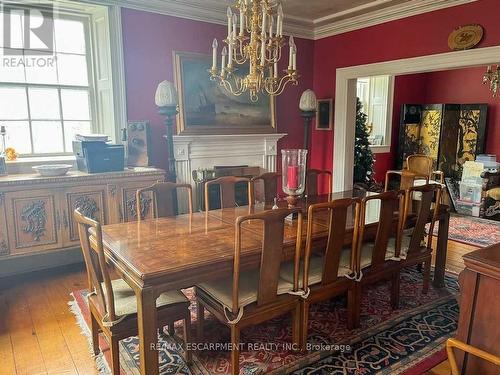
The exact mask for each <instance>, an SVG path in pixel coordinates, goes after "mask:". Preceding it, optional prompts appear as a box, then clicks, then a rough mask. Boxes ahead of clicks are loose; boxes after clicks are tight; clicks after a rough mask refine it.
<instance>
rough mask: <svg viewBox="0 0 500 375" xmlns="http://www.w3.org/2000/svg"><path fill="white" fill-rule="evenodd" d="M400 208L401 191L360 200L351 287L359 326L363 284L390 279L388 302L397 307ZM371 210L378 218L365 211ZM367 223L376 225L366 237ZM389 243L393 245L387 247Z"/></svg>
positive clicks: (400, 226) (401, 203)
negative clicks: (354, 276)
mask: <svg viewBox="0 0 500 375" xmlns="http://www.w3.org/2000/svg"><path fill="white" fill-rule="evenodd" d="M403 210H404V193H403V192H402V191H387V192H384V193H381V194H377V195H371V196H367V197H365V198H363V200H362V201H361V208H360V214H359V231H358V238H357V240H356V246H357V250H356V261H355V268H354V272H355V274H356V281H357V284H356V286H355V289H354V294H355V297H354V301H355V308H354V313H353V315H354V318H353V320H354V326H358V325H359V319H360V305H361V290H362V287H363V286H365V285H368V284H373V283H376V282H378V281H381V280H391V281H392V288H391V305H392V307H393V308H397V306H398V303H399V301H398V298H399V272H400V268H399V262H398V260H399V258H396V254H399V251H400V243H401V233H400V232H401V228H402V220H403V218H402V215H400V214H399V213H400V212H403ZM374 212H376V213H378V215H377V216H378V218H377V219H376V220H375V219H373V220H370V219H371V218H368V217H367V216H368V215H367V213H374ZM395 218H396V219H395ZM367 221H368V222H367ZM368 226H372V227H373V226H375V230H373V229H374V228H371V229H372V233H375V235H374V236H370V237H368V236H366V237H365V233H367V227H368ZM391 243H392V244H393V245H391V246H390V244H391Z"/></svg>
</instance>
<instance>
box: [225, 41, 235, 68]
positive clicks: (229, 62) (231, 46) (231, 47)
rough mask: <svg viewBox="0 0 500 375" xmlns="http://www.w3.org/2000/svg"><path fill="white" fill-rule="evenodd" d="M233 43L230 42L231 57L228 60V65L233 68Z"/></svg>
mask: <svg viewBox="0 0 500 375" xmlns="http://www.w3.org/2000/svg"><path fill="white" fill-rule="evenodd" d="M233 46H234V45H233V43H231V44H229V57H228V62H227V67H228V68H232V67H233Z"/></svg>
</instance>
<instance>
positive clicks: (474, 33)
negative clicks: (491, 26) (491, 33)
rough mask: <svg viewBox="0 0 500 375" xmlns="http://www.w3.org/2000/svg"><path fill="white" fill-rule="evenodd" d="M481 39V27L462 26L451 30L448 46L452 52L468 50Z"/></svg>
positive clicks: (472, 25)
mask: <svg viewBox="0 0 500 375" xmlns="http://www.w3.org/2000/svg"><path fill="white" fill-rule="evenodd" d="M481 39H483V27H482V26H481V25H477V24H471V25H463V26H459V27H457V28H456V29H455V30H453V31H452V32H451V34H450V36H449V37H448V46H449V47H450V49H452V50H454V51H460V50H464V49H470V48H473V47H475V46H477V45H478V43H479V42H480V41H481Z"/></svg>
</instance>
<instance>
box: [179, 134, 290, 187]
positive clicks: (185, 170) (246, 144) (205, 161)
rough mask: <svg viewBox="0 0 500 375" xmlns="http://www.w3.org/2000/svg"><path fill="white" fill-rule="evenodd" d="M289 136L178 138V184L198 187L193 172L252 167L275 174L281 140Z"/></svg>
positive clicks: (194, 136)
mask: <svg viewBox="0 0 500 375" xmlns="http://www.w3.org/2000/svg"><path fill="white" fill-rule="evenodd" d="M284 136H286V134H277V133H272V134H227V135H226V134H225V135H174V136H173V143H174V157H175V167H176V172H177V182H179V183H188V184H191V185H193V186H194V181H193V177H192V175H193V173H192V172H193V171H194V170H197V169H200V168H201V169H210V168H213V167H214V166H216V165H224V166H238V165H249V166H253V167H260V168H262V171H263V172H275V171H276V160H277V153H278V140H280V139H281V138H283V137H284Z"/></svg>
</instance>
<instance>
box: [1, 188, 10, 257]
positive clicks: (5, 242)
mask: <svg viewBox="0 0 500 375" xmlns="http://www.w3.org/2000/svg"><path fill="white" fill-rule="evenodd" d="M9 254H10V246H9V238H8V237H7V213H6V210H5V193H3V192H0V259H1V257H4V256H7V255H9Z"/></svg>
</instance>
